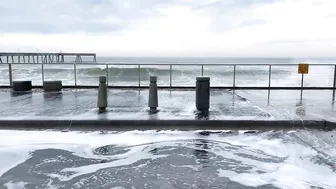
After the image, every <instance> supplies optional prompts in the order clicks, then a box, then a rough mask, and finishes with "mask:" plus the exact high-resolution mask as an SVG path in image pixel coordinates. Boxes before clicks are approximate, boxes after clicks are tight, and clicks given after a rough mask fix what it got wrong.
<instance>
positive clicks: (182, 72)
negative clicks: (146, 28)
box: [0, 57, 336, 87]
mask: <svg viewBox="0 0 336 189" xmlns="http://www.w3.org/2000/svg"><path fill="white" fill-rule="evenodd" d="M65 61H67V60H65ZM69 61H70V60H69ZM83 61H86V60H85V59H84V60H83ZM97 61H98V62H99V63H101V64H100V65H99V64H97V65H77V69H76V70H77V71H76V79H77V84H78V85H84V86H85V85H96V84H97V78H98V77H99V76H101V75H108V77H109V78H108V80H109V84H110V85H112V86H138V80H139V76H140V84H141V85H148V78H149V76H151V75H156V76H158V77H159V80H158V85H159V86H169V85H170V66H169V65H167V64H193V65H174V66H172V73H171V74H172V85H173V86H193V85H194V83H195V82H194V80H195V77H196V76H200V75H201V74H202V66H201V65H202V64H203V65H204V66H203V74H204V75H206V76H210V77H211V84H212V86H233V70H234V66H233V64H237V66H236V75H235V77H236V79H235V82H236V83H235V85H236V86H264V87H266V86H268V79H269V66H268V65H257V64H281V65H273V66H272V69H271V85H272V86H279V87H283V86H296V87H298V86H300V84H301V76H300V75H299V74H297V66H296V65H293V64H297V63H301V62H305V63H312V64H333V63H336V59H335V58H300V59H298V58H178V57H169V58H155V57H152V58H148V57H97ZM105 64H111V65H109V67H108V68H107V67H106V65H105ZM113 64H125V65H113ZM132 64H133V65H132ZM135 64H155V65H141V67H140V69H139V67H138V66H137V65H135ZM219 64H224V65H219ZM242 64H252V65H242ZM282 64H287V66H284V65H282ZM12 69H13V79H14V80H32V81H33V85H42V71H41V65H23V64H18V65H13V67H12ZM139 74H140V75H139ZM333 76H334V66H333V65H324V66H322V65H321V66H320V65H314V66H311V68H310V73H309V74H308V75H306V77H305V83H304V85H305V86H323V87H331V86H332V85H333ZM8 78H9V76H8V67H7V66H6V65H1V64H0V85H9V81H8ZM44 79H45V80H62V81H63V84H65V85H74V84H75V73H74V67H73V65H67V64H50V65H45V66H44ZM317 80H318V81H317Z"/></svg>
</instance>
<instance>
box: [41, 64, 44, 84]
mask: <svg viewBox="0 0 336 189" xmlns="http://www.w3.org/2000/svg"><path fill="white" fill-rule="evenodd" d="M43 65H44V64H41V68H42V86H43V83H44V66H43Z"/></svg>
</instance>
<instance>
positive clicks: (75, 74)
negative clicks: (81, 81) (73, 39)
mask: <svg viewBox="0 0 336 189" xmlns="http://www.w3.org/2000/svg"><path fill="white" fill-rule="evenodd" d="M74 76H75V87H77V70H76V63H74Z"/></svg>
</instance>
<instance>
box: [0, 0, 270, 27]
mask: <svg viewBox="0 0 336 189" xmlns="http://www.w3.org/2000/svg"><path fill="white" fill-rule="evenodd" d="M270 1H273V0H219V1H216V2H213V3H206V2H205V1H203V0H196V1H190V2H189V1H179V0H72V1H70V0H52V1H46V0H29V1H27V0H1V1H0V22H1V23H2V24H1V26H2V27H0V32H22V33H27V32H30V33H69V32H87V33H106V32H115V31H120V30H123V29H126V28H131V27H132V23H133V21H136V20H139V19H142V18H144V17H153V16H154V17H155V16H159V15H160V14H162V13H160V12H157V11H156V10H157V8H158V7H163V8H164V7H167V6H169V5H186V6H190V7H192V8H193V9H194V10H196V11H197V10H206V11H209V12H210V13H211V14H214V15H215V19H214V26H218V23H226V26H227V27H231V28H234V27H240V26H241V25H242V24H244V23H247V24H251V22H254V21H249V20H241V21H239V22H240V23H235V24H234V25H233V24H232V22H233V20H232V19H233V17H234V15H235V14H239V11H240V10H241V8H247V7H250V6H253V5H256V4H260V3H266V2H270ZM108 18H112V22H103V21H104V20H106V19H108ZM113 20H115V22H114V21H113ZM229 22H231V24H229ZM260 23H261V22H260ZM222 28H225V27H222Z"/></svg>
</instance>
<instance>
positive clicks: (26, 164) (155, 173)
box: [0, 130, 336, 188]
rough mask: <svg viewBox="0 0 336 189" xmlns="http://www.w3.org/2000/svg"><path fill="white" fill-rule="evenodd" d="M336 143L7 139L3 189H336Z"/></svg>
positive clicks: (1, 150) (266, 136)
mask: <svg viewBox="0 0 336 189" xmlns="http://www.w3.org/2000/svg"><path fill="white" fill-rule="evenodd" d="M334 135H335V132H318V131H305V130H302V131H290V132H282V131H268V132H257V133H245V132H244V131H238V132H229V131H219V132H218V131H216V132H215V131H213V132H211V131H209V132H201V131H188V132H187V131H186V132H184V131H130V132H59V131H0V185H3V186H5V187H7V188H24V187H26V188H33V187H38V188H89V187H93V188H100V187H109V188H132V187H134V188H151V187H153V188H158V187H164V188H224V187H227V188H231V187H237V188H247V187H258V186H265V187H266V188H311V187H321V188H335V187H336V174H335V170H336V166H335V165H336V162H335V157H336V151H335V147H336V146H335V145H336V141H335V139H334V138H333V136H334ZM25 171H27V172H25ZM21 172H25V173H24V174H22V173H21ZM27 175H28V176H27ZM34 177H36V180H34V179H32V178H34ZM39 177H43V178H44V179H42V180H41V179H38V178H39ZM230 186H231V187H230Z"/></svg>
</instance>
